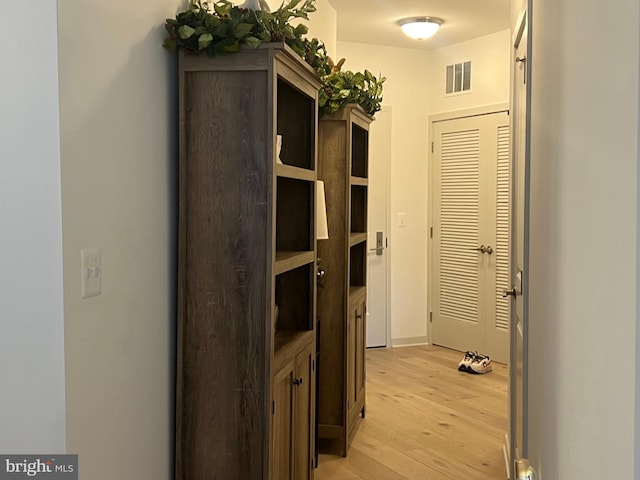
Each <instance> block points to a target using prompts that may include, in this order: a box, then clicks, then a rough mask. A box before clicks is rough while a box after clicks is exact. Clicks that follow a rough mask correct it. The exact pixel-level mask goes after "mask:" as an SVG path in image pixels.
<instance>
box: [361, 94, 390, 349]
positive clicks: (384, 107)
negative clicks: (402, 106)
mask: <svg viewBox="0 0 640 480" xmlns="http://www.w3.org/2000/svg"><path fill="white" fill-rule="evenodd" d="M380 112H384V113H386V114H387V115H388V118H389V126H390V129H389V156H388V158H387V159H386V160H385V166H384V170H385V181H384V189H385V192H386V197H387V201H386V203H385V239H386V240H387V244H386V245H385V250H384V251H385V254H384V257H385V258H384V261H385V269H386V272H387V278H386V279H385V285H384V294H385V306H386V308H385V310H386V311H385V331H386V339H385V342H386V344H385V346H384V347H373V348H391V346H392V345H391V250H392V249H391V245H392V244H393V239H392V238H391V237H392V236H391V158H392V157H393V108H392V107H391V106H390V105H382V107H381V109H380ZM374 123H375V120H374ZM374 123H372V125H373V124H374ZM369 155H371V154H369ZM369 162H371V160H370V159H369ZM369 168H370V166H369ZM368 228H369V225H368V221H367V230H368ZM367 248H369V245H368V242H367ZM367 253H368V252H367ZM367 262H368V259H367ZM367 272H369V267H368V265H367ZM367 285H369V281H368V280H367ZM367 298H368V294H367ZM365 319H367V320H368V318H367V315H365ZM365 348H369V347H366V345H365Z"/></svg>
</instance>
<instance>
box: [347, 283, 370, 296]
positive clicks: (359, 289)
mask: <svg viewBox="0 0 640 480" xmlns="http://www.w3.org/2000/svg"><path fill="white" fill-rule="evenodd" d="M366 291H367V287H363V286H355V287H354V286H351V287H349V298H353V297H356V296H358V295H360V294H363V293H366Z"/></svg>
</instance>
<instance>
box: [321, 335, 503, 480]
mask: <svg viewBox="0 0 640 480" xmlns="http://www.w3.org/2000/svg"><path fill="white" fill-rule="evenodd" d="M461 358H462V355H461V354H460V353H459V352H456V351H453V350H448V349H445V348H441V347H433V346H420V347H405V348H394V349H376V350H368V351H367V409H366V418H365V419H364V420H362V421H361V423H360V428H359V430H358V432H357V434H356V436H355V439H354V440H353V443H352V445H351V448H350V450H349V454H348V456H347V458H343V457H339V456H332V455H320V459H319V466H318V469H317V470H316V471H315V480H425V479H428V480H468V479H473V480H504V479H505V478H506V473H505V467H504V457H503V453H502V445H503V444H504V435H505V433H506V431H507V428H508V420H507V396H508V394H507V388H508V386H507V379H508V368H507V366H506V365H502V364H495V363H494V365H493V372H491V373H488V374H485V375H471V374H469V373H464V372H459V371H458V370H457V366H458V362H459V361H460V359H461Z"/></svg>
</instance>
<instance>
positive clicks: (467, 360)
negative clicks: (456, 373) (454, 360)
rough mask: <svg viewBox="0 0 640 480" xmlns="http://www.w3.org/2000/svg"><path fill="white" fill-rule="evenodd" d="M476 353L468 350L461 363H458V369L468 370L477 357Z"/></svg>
mask: <svg viewBox="0 0 640 480" xmlns="http://www.w3.org/2000/svg"><path fill="white" fill-rule="evenodd" d="M476 355H477V352H471V351H469V352H466V353H465V354H464V358H463V359H462V360H460V363H459V364H458V370H460V371H461V372H468V371H469V369H470V367H471V363H472V362H473V360H474V359H475V358H476Z"/></svg>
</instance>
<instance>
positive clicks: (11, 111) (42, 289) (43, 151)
mask: <svg viewBox="0 0 640 480" xmlns="http://www.w3.org/2000/svg"><path fill="white" fill-rule="evenodd" d="M2 14H3V17H4V18H11V19H25V18H28V19H29V22H28V25H29V26H28V30H29V33H28V34H25V30H24V29H25V24H24V22H20V21H10V22H5V25H4V30H5V31H4V35H5V36H6V38H7V39H18V38H19V39H20V41H19V48H18V47H16V46H15V45H14V46H12V47H10V48H5V52H4V53H3V59H2V62H3V65H4V67H3V69H2V74H1V75H0V112H2V115H0V220H1V222H2V224H1V226H0V252H2V253H0V306H1V310H0V324H1V325H2V334H1V335H0V365H2V367H1V368H0V385H2V387H1V390H2V395H0V425H1V428H0V452H2V453H34V454H37V453H64V452H65V398H64V324H63V322H64V317H63V301H62V226H61V222H62V219H61V213H60V210H61V207H60V202H61V201H60V144H59V140H58V131H59V123H58V48H57V43H56V29H57V27H56V1H55V0H46V1H43V2H40V3H39V4H38V7H37V8H34V6H33V5H29V4H28V3H26V2H4V4H3V11H2Z"/></svg>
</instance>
